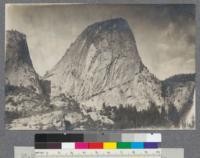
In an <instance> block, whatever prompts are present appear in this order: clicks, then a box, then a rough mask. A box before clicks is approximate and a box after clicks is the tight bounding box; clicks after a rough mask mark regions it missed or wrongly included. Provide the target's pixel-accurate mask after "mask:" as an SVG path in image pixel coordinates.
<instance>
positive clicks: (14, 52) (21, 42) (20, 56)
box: [6, 30, 33, 66]
mask: <svg viewBox="0 0 200 158" xmlns="http://www.w3.org/2000/svg"><path fill="white" fill-rule="evenodd" d="M12 59H15V60H12ZM6 62H8V64H9V62H12V63H13V62H18V63H21V64H23V63H27V64H29V65H30V66H33V64H32V61H31V58H30V54H29V50H28V46H27V42H26V35H24V34H23V33H20V32H18V31H15V30H11V31H7V32H6Z"/></svg>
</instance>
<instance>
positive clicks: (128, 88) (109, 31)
mask: <svg viewBox="0 0 200 158" xmlns="http://www.w3.org/2000/svg"><path fill="white" fill-rule="evenodd" d="M45 79H47V80H50V81H51V89H52V96H56V95H59V94H60V93H64V94H65V95H66V96H69V95H70V96H72V97H74V98H75V99H77V100H79V101H81V102H84V103H85V104H87V105H91V106H96V107H101V105H102V104H103V103H105V104H107V105H114V106H116V105H119V104H123V105H125V104H132V105H133V106H137V108H139V109H146V108H147V107H148V105H149V102H155V103H156V104H157V105H160V106H162V105H163V103H164V101H163V99H162V98H161V83H160V81H159V80H158V79H157V78H156V77H155V76H154V75H153V74H151V73H150V72H149V71H148V69H147V68H146V67H145V66H144V65H143V63H142V61H141V58H140V56H139V54H138V51H137V46H136V41H135V38H134V36H133V33H132V31H131V29H130V28H129V25H128V23H127V21H126V20H124V19H122V18H117V19H112V20H107V21H103V22H98V23H95V24H93V25H90V26H88V27H87V28H86V29H85V30H84V31H83V32H82V33H81V34H80V35H79V36H78V38H77V39H76V41H75V42H74V43H72V44H71V46H70V47H69V49H68V50H67V51H66V53H65V55H64V56H63V58H62V59H61V60H60V61H59V62H58V64H57V65H56V66H55V67H54V68H53V69H52V70H51V71H49V72H48V74H46V76H45Z"/></svg>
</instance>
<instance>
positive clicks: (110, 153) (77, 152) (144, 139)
mask: <svg viewBox="0 0 200 158" xmlns="http://www.w3.org/2000/svg"><path fill="white" fill-rule="evenodd" d="M160 143H161V134H159V133H153V134H149V133H140V134H130V133H124V134H111V135H109V134H103V135H92V134H89V135H84V134H36V135H35V158H65V157H66V158H68V157H69V158H75V157H77V158H111V157H112V158H114V157H119V158H161V148H160Z"/></svg>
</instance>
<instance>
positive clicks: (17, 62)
mask: <svg viewBox="0 0 200 158" xmlns="http://www.w3.org/2000/svg"><path fill="white" fill-rule="evenodd" d="M5 68H6V84H8V85H13V86H21V87H26V88H29V89H32V90H34V91H36V92H37V93H41V92H42V90H41V87H40V81H39V76H38V74H37V73H36V72H35V69H34V67H33V64H32V61H31V57H30V54H29V49H28V45H27V41H26V36H25V35H24V34H23V33H20V32H18V31H15V30H11V31H6V67H5Z"/></svg>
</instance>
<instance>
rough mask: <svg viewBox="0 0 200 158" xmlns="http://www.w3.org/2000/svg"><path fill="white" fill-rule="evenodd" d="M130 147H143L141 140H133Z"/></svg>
mask: <svg viewBox="0 0 200 158" xmlns="http://www.w3.org/2000/svg"><path fill="white" fill-rule="evenodd" d="M131 148H132V149H143V148H144V143H143V142H133V143H131Z"/></svg>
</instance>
